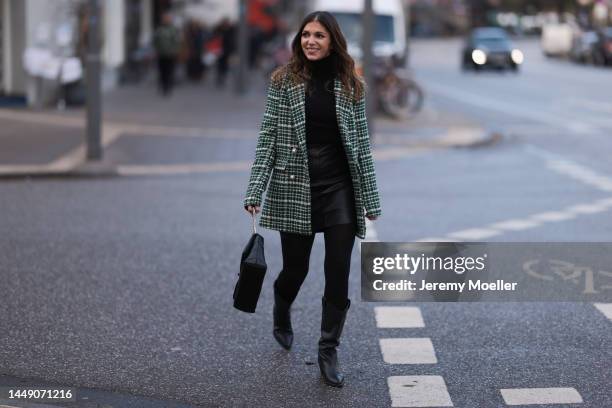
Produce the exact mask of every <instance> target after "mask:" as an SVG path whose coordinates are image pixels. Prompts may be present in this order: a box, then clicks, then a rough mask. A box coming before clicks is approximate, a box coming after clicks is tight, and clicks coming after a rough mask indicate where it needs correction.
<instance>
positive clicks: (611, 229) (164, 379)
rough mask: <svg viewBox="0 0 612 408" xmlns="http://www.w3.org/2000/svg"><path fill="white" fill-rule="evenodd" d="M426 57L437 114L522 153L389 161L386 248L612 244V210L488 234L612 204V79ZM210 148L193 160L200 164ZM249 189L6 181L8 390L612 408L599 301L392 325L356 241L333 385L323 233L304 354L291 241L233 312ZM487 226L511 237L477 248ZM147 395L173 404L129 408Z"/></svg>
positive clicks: (2, 342)
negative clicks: (319, 351)
mask: <svg viewBox="0 0 612 408" xmlns="http://www.w3.org/2000/svg"><path fill="white" fill-rule="evenodd" d="M413 44H414V45H413V47H414V48H413V54H412V58H413V66H414V68H415V73H416V77H417V79H418V80H419V81H420V82H421V83H422V85H423V86H424V88H425V90H426V92H427V106H426V113H427V114H431V115H436V114H438V115H445V114H447V113H449V112H450V113H452V114H457V115H461V116H462V117H466V118H468V119H469V120H470V121H471V122H474V123H477V124H479V125H480V126H482V127H483V128H485V129H488V130H491V131H499V132H501V133H502V134H503V135H504V138H503V141H502V142H501V143H498V144H495V145H493V146H488V147H482V148H477V149H442V150H427V151H420V152H415V154H412V155H410V156H407V157H401V158H398V159H395V160H381V161H379V162H377V163H376V169H377V174H378V182H379V187H380V192H381V200H382V205H383V216H382V217H381V218H380V219H379V220H378V221H376V222H375V223H374V229H373V230H371V231H375V233H376V236H377V238H378V239H379V240H381V241H414V240H419V239H425V238H448V239H452V238H453V237H464V239H465V240H471V239H470V238H469V237H470V234H472V235H471V237H472V238H473V240H489V241H523V242H525V241H533V242H539V241H570V242H571V241H611V240H612V217H610V210H611V209H612V206H611V207H606V206H601V205H600V206H599V207H598V210H597V211H593V212H591V213H572V214H573V215H572V216H571V217H569V218H566V219H564V220H558V221H546V222H540V223H532V225H531V226H527V227H525V226H524V225H523V227H518V226H519V225H521V224H520V223H515V224H514V226H515V227H514V228H493V229H492V230H491V228H490V225H492V224H495V223H500V222H504V221H517V220H519V221H520V220H527V219H530V217H532V216H533V215H534V214H535V215H537V214H541V213H545V212H556V213H560V212H564V211H565V212H567V211H568V210H567V209H568V208H571V207H572V206H575V205H578V204H584V205H588V204H593V203H599V202H600V201H601V200H605V199H609V198H610V197H611V196H612V188H610V185H612V181H611V180H612V161H611V160H609V157H610V151H611V148H612V146H611V141H610V139H609V134H610V130H612V129H611V128H612V119H610V117H611V116H610V113H612V101H610V98H609V95H608V94H609V90H607V84H609V79H610V78H611V77H612V70H602V69H596V68H592V67H580V66H576V65H572V64H569V63H566V62H563V61H554V60H553V61H551V60H546V59H544V58H543V57H541V56H540V54H539V51H538V49H537V44H536V43H533V42H527V43H525V44H522V45H523V47H524V49H525V54H526V63H525V66H524V67H523V69H522V72H521V73H520V74H518V75H515V74H510V73H507V74H505V73H498V72H485V73H482V74H474V73H462V72H461V71H460V70H459V46H460V44H459V43H458V42H455V41H422V42H414V43H413ZM440 120H444V117H441V118H440ZM117 143H127V142H125V141H124V142H122V141H121V139H120V140H119V142H117ZM200 143H201V144H202V145H201V146H205V147H206V148H205V149H203V151H206V152H208V153H206V154H208V155H209V156H214V157H210V158H211V159H215V160H226V159H232V158H233V157H235V158H234V160H236V159H239V160H244V159H245V157H251V156H252V152H253V151H254V147H255V140H254V139H233V140H226V139H215V138H209V139H206V138H205V139H201V141H200ZM194 148H195V147H194V146H189V147H188V148H186V150H185V157H186V159H185V160H186V161H188V162H191V161H193V160H194V154H193V152H194V150H193V149H194ZM111 149H112V147H111ZM160 149H161V150H160V151H158V152H149V151H147V150H142V151H138V152H136V153H134V157H142V156H146V157H147V158H149V157H151V155H153V156H155V155H157V156H158V157H161V158H163V157H167V156H165V155H163V154H160V153H163V151H164V150H165V149H169V146H167V145H162V146H161V147H160ZM215 151H219V152H221V153H220V154H221V156H219V157H217V156H216V155H213V154H211V152H215ZM232 151H234V152H235V156H232V155H231V152H232ZM173 154H176V153H173ZM203 154H204V153H203ZM206 154H204V155H206ZM179 156H180V155H179ZM179 158H180V157H177V160H178V159H179ZM247 179H248V174H247V172H246V171H243V170H238V171H223V170H221V171H210V172H203V173H201V174H195V175H193V174H192V175H179V176H156V175H151V176H145V177H121V178H108V179H96V180H88V179H74V180H30V181H28V180H23V181H22V180H12V181H9V180H6V181H2V183H0V212H1V214H2V217H0V231H2V232H3V233H2V235H1V236H0V265H1V266H2V277H3V285H2V286H0V299H1V301H0V315H1V316H2V319H0V333H2V334H1V335H0V374H4V375H6V376H8V377H6V378H4V377H2V383H3V384H8V383H10V382H11V381H12V380H11V378H27V379H30V381H31V382H33V383H37V382H38V383H39V384H47V383H53V384H61V385H66V386H75V387H79V388H82V389H83V390H85V389H97V390H102V391H107V392H109V393H114V394H112V395H111V394H108V395H102V394H100V395H97V396H92V397H91V398H92V399H93V400H95V399H96V398H97V399H98V401H101V402H100V404H102V402H104V403H105V404H107V405H110V406H116V407H121V406H154V404H158V405H157V406H173V405H172V404H173V403H176V404H178V403H182V404H186V405H190V406H224V407H234V406H262V407H263V406H265V407H277V406H311V407H331V406H334V407H335V406H355V407H363V406H368V407H388V406H391V403H392V399H391V396H390V389H389V386H388V382H387V381H388V378H389V377H392V376H425V375H430V376H439V377H441V378H443V380H444V384H445V386H446V389H447V392H448V395H449V397H450V399H451V400H452V404H453V406H455V407H465V408H474V407H485V408H488V407H502V406H506V403H505V401H504V399H503V398H502V395H501V392H500V390H502V389H512V388H548V387H566V388H573V389H575V391H577V392H578V393H579V394H580V396H581V398H582V400H583V403H581V404H576V405H573V404H572V405H570V404H567V403H558V404H552V405H530V406H536V407H549V406H552V407H565V406H581V407H592V408H604V407H608V406H612V395H611V394H610V389H611V387H610V372H612V350H611V348H610V336H611V333H612V326H611V325H612V322H610V320H609V319H608V318H607V317H606V316H605V315H604V314H603V313H601V312H600V311H599V310H598V309H597V308H595V307H594V305H593V304H591V303H481V304H433V303H426V304H412V305H411V304H408V305H405V304H401V305H397V306H416V307H418V308H419V310H420V312H421V313H422V316H423V320H424V323H425V324H424V327H422V328H405V329H388V328H378V327H377V320H376V317H375V310H374V308H375V307H377V306H381V305H380V304H371V303H365V302H360V301H359V299H360V293H359V289H360V288H359V282H360V280H359V265H360V264H359V251H358V248H357V246H358V244H357V246H356V247H355V250H354V253H353V260H352V270H353V272H352V275H351V289H350V290H351V292H350V294H351V298H352V299H353V306H352V308H351V310H350V312H349V315H348V319H347V325H346V328H345V333H344V336H343V342H342V346H341V347H340V361H341V363H342V366H343V367H344V371H345V372H346V376H347V378H346V386H345V387H344V388H342V389H331V388H329V387H326V386H325V385H324V384H323V383H322V382H321V381H320V379H319V373H318V367H317V365H316V342H317V338H318V334H317V331H318V325H319V322H320V320H319V319H320V297H321V295H322V293H323V269H322V268H323V254H324V252H323V241H322V237H320V236H319V237H317V238H316V241H315V247H314V249H313V253H312V258H311V271H310V274H309V276H308V278H307V280H306V282H305V284H304V287H303V289H302V291H301V292H300V295H299V296H298V298H297V300H296V303H295V305H294V313H293V316H294V329H295V332H296V340H295V343H294V349H293V350H292V351H291V352H289V353H287V352H285V351H283V350H282V349H280V347H278V346H277V344H276V343H275V341H274V339H273V338H272V336H271V328H272V326H271V325H272V318H271V309H272V282H273V280H274V279H275V277H276V274H277V273H278V271H279V270H280V268H281V260H280V242H279V238H278V234H277V233H276V232H274V231H268V230H263V231H261V232H262V234H263V235H264V237H265V240H266V255H267V260H268V271H269V272H268V274H267V276H266V282H265V285H264V289H263V292H262V297H261V299H260V303H259V305H258V312H257V313H256V314H254V315H246V314H243V313H240V312H238V311H235V310H234V309H232V307H231V293H232V290H233V285H234V283H235V279H236V273H237V267H238V263H239V258H240V253H241V251H242V247H243V245H244V244H245V243H246V240H247V239H248V237H249V234H250V218H249V217H248V215H247V214H246V213H245V212H244V210H243V209H242V205H241V202H242V197H243V194H244V190H245V186H246V182H247ZM608 183H610V184H608ZM511 225H512V224H511ZM483 229H488V230H489V233H492V234H493V235H489V236H487V237H486V238H483V237H482V231H481V236H480V238H479V235H478V230H483ZM475 230H476V231H475ZM385 305H387V306H389V305H393V304H385ZM383 338H429V339H430V341H431V344H432V345H433V348H434V350H435V356H436V361H435V363H426V364H391V363H386V362H385V361H384V360H383V355H382V353H381V346H380V342H379V341H380V339H383ZM82 395H85V392H83V394H82ZM89 395H91V394H89ZM130 395H136V396H141V397H143V398H144V397H149V398H154V399H156V400H157V401H156V402H146V401H145V400H139V401H136V400H134V401H136V402H133V403H128V402H124V403H122V402H120V401H121V397H122V396H123V397H124V398H125V401H127V400H128V397H129V396H130ZM92 399H88V400H87V401H85V400H81V401H80V402H78V403H75V404H63V406H87V404H94V402H92V401H93V400H92ZM118 401H119V402H118ZM164 401H165V402H164ZM171 401H172V402H171ZM130 404H132V405H130ZM139 404H140V405H139ZM12 405H17V404H12ZM91 406H95V405H91ZM412 406H417V405H412ZM421 406H423V405H421ZM429 406H439V405H429Z"/></svg>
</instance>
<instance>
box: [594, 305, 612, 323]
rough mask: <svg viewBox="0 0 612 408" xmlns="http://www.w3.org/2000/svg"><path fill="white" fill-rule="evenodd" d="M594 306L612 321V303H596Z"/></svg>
mask: <svg viewBox="0 0 612 408" xmlns="http://www.w3.org/2000/svg"><path fill="white" fill-rule="evenodd" d="M593 306H595V307H596V308H597V310H599V311H600V312H601V313H603V314H604V316H606V317H607V318H608V319H610V320H612V303H594V304H593Z"/></svg>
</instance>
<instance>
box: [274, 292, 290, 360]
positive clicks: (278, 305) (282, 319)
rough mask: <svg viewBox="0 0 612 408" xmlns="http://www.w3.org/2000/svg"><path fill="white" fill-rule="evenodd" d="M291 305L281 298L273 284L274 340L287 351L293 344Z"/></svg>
mask: <svg viewBox="0 0 612 408" xmlns="http://www.w3.org/2000/svg"><path fill="white" fill-rule="evenodd" d="M290 309H291V303H289V302H287V301H286V300H285V299H283V298H282V297H281V295H280V294H279V293H278V289H277V288H276V281H275V282H274V309H273V312H272V314H273V317H274V330H273V331H272V334H274V338H275V339H276V341H278V344H280V345H281V346H283V348H284V349H286V350H289V349H290V348H291V344H293V328H292V327H291V312H290Z"/></svg>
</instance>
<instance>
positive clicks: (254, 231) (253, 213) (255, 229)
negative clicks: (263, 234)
mask: <svg viewBox="0 0 612 408" xmlns="http://www.w3.org/2000/svg"><path fill="white" fill-rule="evenodd" d="M251 215H252V216H253V234H257V228H256V226H255V211H253V212H252V213H251Z"/></svg>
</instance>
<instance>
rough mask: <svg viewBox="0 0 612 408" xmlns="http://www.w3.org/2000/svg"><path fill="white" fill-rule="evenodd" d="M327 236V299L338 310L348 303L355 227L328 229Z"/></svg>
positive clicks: (342, 225)
mask: <svg viewBox="0 0 612 408" xmlns="http://www.w3.org/2000/svg"><path fill="white" fill-rule="evenodd" d="M324 235H325V294H324V296H325V299H326V300H327V301H328V302H331V303H332V304H334V305H335V306H336V307H337V308H338V309H340V310H344V309H345V308H346V305H347V303H348V286H349V272H350V269H351V254H352V251H353V245H354V243H355V225H354V224H341V225H334V226H331V227H328V228H326V229H325V231H324Z"/></svg>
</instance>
